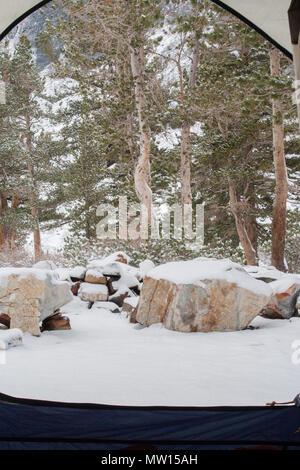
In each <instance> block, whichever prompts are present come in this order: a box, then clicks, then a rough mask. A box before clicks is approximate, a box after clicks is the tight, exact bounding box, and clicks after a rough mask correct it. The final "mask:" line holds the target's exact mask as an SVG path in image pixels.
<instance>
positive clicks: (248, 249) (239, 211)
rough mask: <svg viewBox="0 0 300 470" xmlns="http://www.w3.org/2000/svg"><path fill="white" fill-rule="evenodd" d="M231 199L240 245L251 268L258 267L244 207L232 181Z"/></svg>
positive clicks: (230, 185)
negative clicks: (246, 223) (247, 227)
mask: <svg viewBox="0 0 300 470" xmlns="http://www.w3.org/2000/svg"><path fill="white" fill-rule="evenodd" d="M229 198H230V209H231V211H232V213H233V215H234V219H235V225H236V229H237V233H238V236H239V239H240V243H241V245H242V248H243V250H244V253H245V257H246V261H247V264H249V265H251V266H257V265H258V261H257V257H256V253H255V249H254V248H253V246H252V244H251V241H250V238H249V235H248V232H247V229H246V226H245V221H244V215H243V207H242V204H241V202H240V201H238V198H237V195H236V187H235V185H234V184H233V182H232V181H231V180H229Z"/></svg>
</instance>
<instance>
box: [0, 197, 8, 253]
mask: <svg viewBox="0 0 300 470" xmlns="http://www.w3.org/2000/svg"><path fill="white" fill-rule="evenodd" d="M6 210H7V198H6V195H5V193H4V192H3V191H0V251H1V250H3V249H4V248H5V247H6V242H7V233H6V227H5V225H4V223H2V222H1V218H2V217H3V216H4V213H5V212H6Z"/></svg>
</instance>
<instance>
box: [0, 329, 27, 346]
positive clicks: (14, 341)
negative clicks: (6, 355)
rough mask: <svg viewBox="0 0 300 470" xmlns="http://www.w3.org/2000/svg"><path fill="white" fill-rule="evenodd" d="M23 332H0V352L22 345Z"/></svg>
mask: <svg viewBox="0 0 300 470" xmlns="http://www.w3.org/2000/svg"><path fill="white" fill-rule="evenodd" d="M22 341H23V332H22V331H21V330H20V329H19V328H13V329H11V330H4V331H0V351H1V350H5V349H8V348H10V347H13V346H18V345H19V344H22Z"/></svg>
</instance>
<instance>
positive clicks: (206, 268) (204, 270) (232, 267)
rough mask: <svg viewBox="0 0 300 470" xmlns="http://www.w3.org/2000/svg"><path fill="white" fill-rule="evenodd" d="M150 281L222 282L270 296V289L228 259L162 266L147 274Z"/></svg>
mask: <svg viewBox="0 0 300 470" xmlns="http://www.w3.org/2000/svg"><path fill="white" fill-rule="evenodd" d="M147 275H148V276H149V277H151V278H152V279H164V280H167V281H170V282H174V283H175V284H192V285H197V286H204V284H203V281H204V280H217V279H219V280H224V281H227V282H228V283H236V284H237V285H238V286H239V287H241V288H244V289H247V290H250V291H252V292H255V293H257V294H262V295H265V296H268V297H269V296H270V295H271V294H272V290H271V288H270V287H269V286H268V285H267V284H265V283H264V282H262V281H258V280H256V279H253V278H252V277H251V276H250V275H249V274H248V273H247V272H246V271H245V269H244V268H243V267H242V266H240V265H239V264H237V263H233V262H232V261H230V260H229V259H222V260H218V259H211V258H196V259H194V260H191V261H175V262H171V263H166V264H162V265H160V266H157V267H156V268H154V269H152V270H151V271H149V272H148V274H147Z"/></svg>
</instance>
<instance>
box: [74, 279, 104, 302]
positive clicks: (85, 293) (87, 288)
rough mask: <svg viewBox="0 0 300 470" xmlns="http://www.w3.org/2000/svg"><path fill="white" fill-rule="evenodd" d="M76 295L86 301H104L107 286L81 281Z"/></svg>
mask: <svg viewBox="0 0 300 470" xmlns="http://www.w3.org/2000/svg"><path fill="white" fill-rule="evenodd" d="M78 295H79V297H80V298H81V300H84V301H86V302H100V301H106V300H107V298H108V288H107V286H105V285H103V284H90V283H88V282H83V283H82V284H81V285H80V288H79V291H78Z"/></svg>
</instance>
